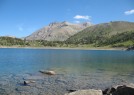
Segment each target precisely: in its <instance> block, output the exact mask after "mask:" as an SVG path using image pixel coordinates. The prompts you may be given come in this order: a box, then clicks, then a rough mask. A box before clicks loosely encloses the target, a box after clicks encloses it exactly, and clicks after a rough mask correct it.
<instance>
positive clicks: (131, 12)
mask: <svg viewBox="0 0 134 95" xmlns="http://www.w3.org/2000/svg"><path fill="white" fill-rule="evenodd" d="M124 14H125V15H131V14H134V9H132V10H128V11H125V12H124Z"/></svg>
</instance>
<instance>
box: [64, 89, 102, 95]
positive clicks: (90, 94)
mask: <svg viewBox="0 0 134 95" xmlns="http://www.w3.org/2000/svg"><path fill="white" fill-rule="evenodd" d="M65 95H102V91H101V90H94V89H89V90H78V91H75V92H72V93H69V94H65Z"/></svg>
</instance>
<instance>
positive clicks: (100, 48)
mask: <svg viewBox="0 0 134 95" xmlns="http://www.w3.org/2000/svg"><path fill="white" fill-rule="evenodd" d="M0 48H23V49H67V50H126V48H119V47H118V48H111V47H20V46H0Z"/></svg>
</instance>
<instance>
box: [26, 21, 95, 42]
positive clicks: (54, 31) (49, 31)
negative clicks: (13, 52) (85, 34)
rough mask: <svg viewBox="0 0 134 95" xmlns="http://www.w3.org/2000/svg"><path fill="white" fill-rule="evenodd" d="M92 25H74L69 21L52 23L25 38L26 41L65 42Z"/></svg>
mask: <svg viewBox="0 0 134 95" xmlns="http://www.w3.org/2000/svg"><path fill="white" fill-rule="evenodd" d="M91 25H92V24H91V23H87V22H86V23H80V24H73V23H69V22H67V21H63V22H52V23H50V24H49V25H48V26H45V27H43V28H41V29H39V30H37V31H35V32H34V33H32V34H31V35H29V36H27V37H25V39H26V40H46V41H65V40H66V39H68V38H69V37H70V36H72V35H74V34H76V33H77V32H78V31H81V30H83V29H84V28H86V27H88V26H91Z"/></svg>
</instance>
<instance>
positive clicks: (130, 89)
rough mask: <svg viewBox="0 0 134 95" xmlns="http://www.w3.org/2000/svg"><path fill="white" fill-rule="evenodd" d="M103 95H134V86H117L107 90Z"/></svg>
mask: <svg viewBox="0 0 134 95" xmlns="http://www.w3.org/2000/svg"><path fill="white" fill-rule="evenodd" d="M103 95H134V84H132V83H131V84H128V85H117V86H114V87H112V88H108V89H105V90H104V91H103Z"/></svg>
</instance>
